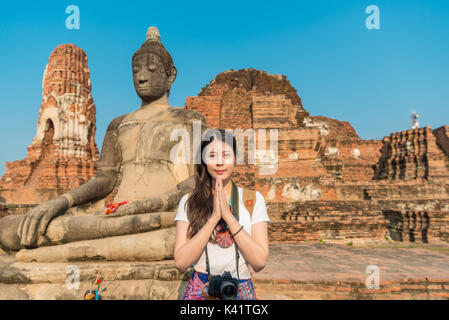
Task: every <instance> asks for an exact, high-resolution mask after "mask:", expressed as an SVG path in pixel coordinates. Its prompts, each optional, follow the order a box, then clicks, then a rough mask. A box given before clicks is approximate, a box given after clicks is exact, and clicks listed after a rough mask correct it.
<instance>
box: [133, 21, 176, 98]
mask: <svg viewBox="0 0 449 320" xmlns="http://www.w3.org/2000/svg"><path fill="white" fill-rule="evenodd" d="M132 69H133V81H134V88H135V90H136V93H137V95H138V96H139V97H140V98H141V99H142V102H143V103H149V102H152V101H155V100H157V99H159V98H161V97H162V96H163V95H164V94H165V93H167V96H168V94H169V93H170V87H171V85H172V83H173V82H174V81H175V78H176V72H177V71H176V68H175V66H174V64H173V59H172V57H171V55H170V53H168V51H167V50H166V49H165V47H164V45H163V44H162V42H161V37H160V35H159V31H158V30H157V28H156V27H150V28H149V29H148V31H147V40H146V41H145V42H144V43H143V44H142V46H141V47H140V49H139V50H137V51H136V52H135V53H134V55H133V59H132Z"/></svg>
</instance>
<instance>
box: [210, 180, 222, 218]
mask: <svg viewBox="0 0 449 320" xmlns="http://www.w3.org/2000/svg"><path fill="white" fill-rule="evenodd" d="M218 179H219V178H218V177H217V179H215V187H214V210H213V211H212V216H211V218H212V219H214V221H215V222H216V223H218V221H220V219H221V209H220V197H219V195H218Z"/></svg>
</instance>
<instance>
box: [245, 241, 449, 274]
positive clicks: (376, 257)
mask: <svg viewBox="0 0 449 320" xmlns="http://www.w3.org/2000/svg"><path fill="white" fill-rule="evenodd" d="M369 265H375V266H377V267H378V268H379V274H380V281H384V280H394V279H407V278H413V279H419V278H421V279H425V278H428V279H449V244H438V245H436V244H409V243H401V244H397V243H392V244H387V245H377V246H363V247H360V246H357V247H354V246H348V245H346V244H327V243H287V244H271V245H270V256H269V259H268V262H267V265H266V266H265V268H264V269H263V270H262V271H260V272H258V273H253V274H254V278H255V279H256V280H257V279H288V280H300V281H310V280H329V281H363V282H364V281H365V280H366V278H367V277H368V273H365V271H366V268H367V266H369Z"/></svg>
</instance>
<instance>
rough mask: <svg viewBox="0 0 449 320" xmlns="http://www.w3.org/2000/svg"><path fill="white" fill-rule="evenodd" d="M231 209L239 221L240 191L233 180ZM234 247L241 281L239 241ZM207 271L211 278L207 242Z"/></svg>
mask: <svg viewBox="0 0 449 320" xmlns="http://www.w3.org/2000/svg"><path fill="white" fill-rule="evenodd" d="M231 211H232V215H233V216H234V218H235V219H236V220H237V221H239V191H238V189H237V186H236V185H235V183H234V182H233V181H232V193H231ZM234 247H235V264H236V268H237V279H238V280H239V281H240V276H239V258H240V254H239V250H238V246H237V242H236V241H234ZM205 250H206V271H207V278H208V279H209V278H210V266H209V255H208V253H207V244H206V248H205Z"/></svg>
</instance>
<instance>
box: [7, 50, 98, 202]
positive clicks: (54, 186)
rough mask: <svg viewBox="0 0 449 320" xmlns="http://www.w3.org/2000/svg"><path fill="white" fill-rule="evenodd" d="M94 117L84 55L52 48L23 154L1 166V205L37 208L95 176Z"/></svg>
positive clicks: (80, 51)
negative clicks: (3, 169) (32, 131)
mask: <svg viewBox="0 0 449 320" xmlns="http://www.w3.org/2000/svg"><path fill="white" fill-rule="evenodd" d="M95 113H96V109H95V104H94V101H93V99H92V95H91V83H90V71H89V67H88V65H87V55H86V53H85V52H84V51H83V50H82V49H81V48H78V47H77V46H75V45H73V44H63V45H59V46H57V47H56V49H54V50H53V52H52V53H51V54H50V58H49V59H48V64H47V66H46V67H45V71H44V77H43V81H42V103H41V107H40V110H39V119H38V121H37V130H36V135H35V137H34V138H33V141H32V142H31V144H30V145H29V146H28V155H27V157H26V158H25V159H23V160H19V161H14V162H6V173H5V174H4V175H3V177H2V178H1V180H0V197H1V198H3V199H4V200H3V201H4V202H6V204H7V205H10V204H38V203H41V202H44V201H47V200H50V199H52V198H55V197H56V196H58V195H59V194H61V193H64V192H66V191H68V190H71V189H73V188H75V187H77V186H79V185H80V184H82V183H84V182H86V181H87V180H88V179H89V178H90V177H92V176H93V175H95V172H96V164H97V161H98V149H97V146H96V143H95V130H96V124H95Z"/></svg>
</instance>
